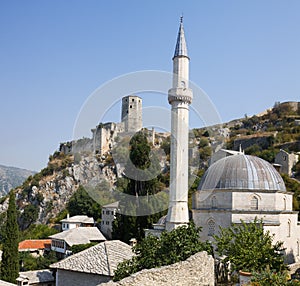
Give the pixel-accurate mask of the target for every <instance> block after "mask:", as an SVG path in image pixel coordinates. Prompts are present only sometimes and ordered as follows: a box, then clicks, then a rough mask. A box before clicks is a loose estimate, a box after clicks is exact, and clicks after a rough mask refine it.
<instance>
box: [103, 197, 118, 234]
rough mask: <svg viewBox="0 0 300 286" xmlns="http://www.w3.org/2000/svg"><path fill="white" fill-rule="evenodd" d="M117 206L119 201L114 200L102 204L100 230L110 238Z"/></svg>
mask: <svg viewBox="0 0 300 286" xmlns="http://www.w3.org/2000/svg"><path fill="white" fill-rule="evenodd" d="M118 208H119V202H114V203H111V204H108V205H104V206H102V214H101V232H102V233H103V234H104V235H105V236H106V237H107V238H112V231H113V222H114V220H115V218H116V213H117V210H118Z"/></svg>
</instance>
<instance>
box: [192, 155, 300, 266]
mask: <svg viewBox="0 0 300 286" xmlns="http://www.w3.org/2000/svg"><path fill="white" fill-rule="evenodd" d="M192 212H193V220H194V222H195V224H196V225H197V226H201V227H202V232H201V239H203V240H211V241H212V242H213V241H214V238H213V236H214V235H215V234H216V235H217V234H219V230H220V227H223V228H225V227H230V226H231V225H232V224H237V223H240V220H241V219H242V220H243V221H245V222H252V221H254V219H255V218H258V219H262V220H263V228H264V231H269V232H270V234H271V235H273V236H274V242H276V241H282V242H283V243H284V245H283V246H284V247H285V249H286V250H285V261H286V262H287V263H289V264H290V263H294V262H299V261H300V225H299V222H298V212H297V211H293V193H292V192H288V191H287V190H286V187H285V184H284V181H283V179H282V177H281V176H280V174H279V173H278V172H277V171H276V170H275V168H274V167H273V166H272V165H271V164H270V163H269V162H267V161H265V160H263V159H261V158H258V157H255V156H250V155H244V154H239V155H235V156H228V157H224V158H223V159H220V160H218V161H217V162H215V163H214V164H212V165H211V166H210V167H209V168H208V170H207V171H206V172H205V174H204V176H203V177H202V179H201V182H200V184H199V188H198V190H197V192H196V193H195V194H194V196H193V207H192Z"/></svg>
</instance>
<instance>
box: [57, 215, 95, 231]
mask: <svg viewBox="0 0 300 286" xmlns="http://www.w3.org/2000/svg"><path fill="white" fill-rule="evenodd" d="M60 222H61V224H62V230H63V231H65V230H69V229H73V228H76V227H92V226H95V221H94V219H93V218H92V217H88V216H86V215H76V216H72V217H70V216H69V214H68V215H67V218H65V219H62V220H61V221H60Z"/></svg>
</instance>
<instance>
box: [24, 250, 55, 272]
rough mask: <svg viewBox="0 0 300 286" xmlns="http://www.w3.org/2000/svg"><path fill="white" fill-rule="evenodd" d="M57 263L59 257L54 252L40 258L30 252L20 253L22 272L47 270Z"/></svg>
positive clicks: (46, 253)
mask: <svg viewBox="0 0 300 286" xmlns="http://www.w3.org/2000/svg"><path fill="white" fill-rule="evenodd" d="M55 262H57V257H56V253H55V252H54V251H50V252H45V253H44V255H42V256H38V257H35V256H32V255H31V254H30V252H20V253H19V263H20V265H21V271H31V270H39V269H47V268H49V265H50V264H52V263H55Z"/></svg>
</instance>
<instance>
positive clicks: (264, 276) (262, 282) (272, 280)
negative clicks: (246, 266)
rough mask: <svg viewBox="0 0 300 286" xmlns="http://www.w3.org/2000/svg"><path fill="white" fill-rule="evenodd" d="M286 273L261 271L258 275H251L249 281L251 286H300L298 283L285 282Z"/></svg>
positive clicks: (299, 282) (293, 281)
mask: <svg viewBox="0 0 300 286" xmlns="http://www.w3.org/2000/svg"><path fill="white" fill-rule="evenodd" d="M287 277H288V274H287V272H286V271H283V272H276V271H272V270H270V269H268V268H267V269H266V270H262V271H261V272H259V273H257V272H256V273H253V277H252V279H251V284H250V285H252V286H270V285H272V286H300V281H296V280H292V281H287Z"/></svg>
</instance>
